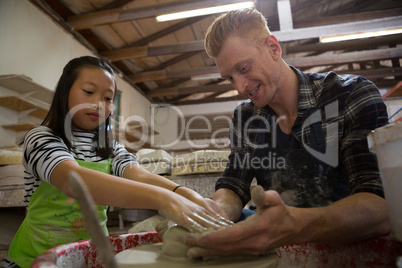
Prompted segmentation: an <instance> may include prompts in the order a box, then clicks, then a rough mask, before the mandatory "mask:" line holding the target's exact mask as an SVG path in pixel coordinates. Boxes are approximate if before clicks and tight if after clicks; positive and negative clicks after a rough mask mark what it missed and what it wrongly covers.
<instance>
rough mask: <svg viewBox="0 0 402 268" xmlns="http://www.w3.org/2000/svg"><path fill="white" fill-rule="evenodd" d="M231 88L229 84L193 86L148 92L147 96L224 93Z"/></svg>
mask: <svg viewBox="0 0 402 268" xmlns="http://www.w3.org/2000/svg"><path fill="white" fill-rule="evenodd" d="M232 89H233V86H232V85H231V84H224V85H206V86H194V87H180V86H177V87H170V88H161V89H155V90H152V91H151V92H149V93H148V94H147V95H148V96H149V97H166V96H178V95H186V94H194V93H205V92H225V91H228V90H232Z"/></svg>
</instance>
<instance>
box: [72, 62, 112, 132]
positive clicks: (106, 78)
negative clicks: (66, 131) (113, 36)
mask: <svg viewBox="0 0 402 268" xmlns="http://www.w3.org/2000/svg"><path fill="white" fill-rule="evenodd" d="M114 94H115V79H114V77H113V75H111V74H110V73H108V72H107V71H105V70H103V69H101V68H96V67H84V68H82V69H81V70H80V72H79V74H78V77H77V79H76V80H75V82H74V83H73V85H72V86H71V89H70V94H69V95H68V110H69V112H70V114H71V115H72V123H71V128H72V129H75V130H95V129H96V128H98V127H99V125H100V124H102V123H103V122H105V120H106V119H107V117H108V116H109V115H110V112H111V109H113V107H112V104H113V97H114Z"/></svg>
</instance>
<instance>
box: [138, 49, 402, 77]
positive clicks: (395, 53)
mask: <svg viewBox="0 0 402 268" xmlns="http://www.w3.org/2000/svg"><path fill="white" fill-rule="evenodd" d="M401 57H402V49H400V48H383V49H376V50H367V51H357V52H345V53H339V54H333V55H320V56H310V57H303V58H287V59H286V62H287V63H288V64H289V65H293V66H295V67H296V68H301V67H311V66H323V65H332V64H340V63H342V64H345V63H354V62H363V61H370V60H384V59H391V58H401ZM216 73H219V70H218V68H217V67H216V66H213V67H204V68H194V69H191V70H183V69H182V70H174V71H168V70H166V71H162V70H161V71H157V72H155V71H153V72H142V73H138V74H134V75H132V76H130V78H132V79H133V80H134V81H136V82H145V81H153V80H163V79H177V78H184V77H191V76H196V75H207V74H210V75H215V74H216Z"/></svg>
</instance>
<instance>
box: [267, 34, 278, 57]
mask: <svg viewBox="0 0 402 268" xmlns="http://www.w3.org/2000/svg"><path fill="white" fill-rule="evenodd" d="M265 43H266V45H267V46H268V48H269V49H270V51H271V54H272V57H273V59H274V60H278V59H280V58H281V55H282V48H281V45H280V44H279V42H278V39H276V37H275V36H273V35H269V36H268V37H267V40H266V41H265Z"/></svg>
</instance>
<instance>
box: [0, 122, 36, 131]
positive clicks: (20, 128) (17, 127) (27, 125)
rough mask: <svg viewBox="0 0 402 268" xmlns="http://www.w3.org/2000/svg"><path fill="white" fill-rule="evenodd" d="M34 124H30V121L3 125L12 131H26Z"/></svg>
mask: <svg viewBox="0 0 402 268" xmlns="http://www.w3.org/2000/svg"><path fill="white" fill-rule="evenodd" d="M35 126H36V125H35V124H32V123H17V124H12V125H3V127H4V128H6V129H11V130H14V131H28V130H31V129H32V128H33V127H35Z"/></svg>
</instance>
